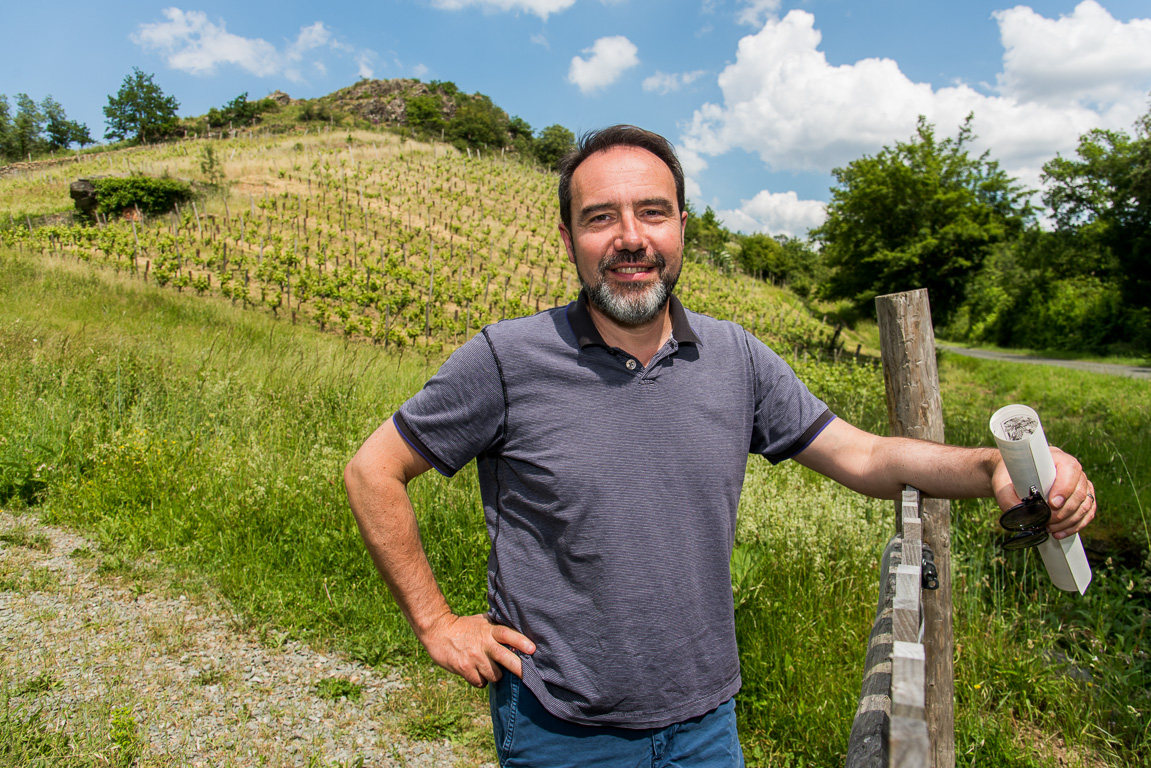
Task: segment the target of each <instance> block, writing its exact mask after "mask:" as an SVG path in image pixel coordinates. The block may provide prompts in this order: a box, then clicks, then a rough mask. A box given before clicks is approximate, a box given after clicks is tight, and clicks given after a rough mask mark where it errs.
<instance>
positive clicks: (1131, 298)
mask: <svg viewBox="0 0 1151 768" xmlns="http://www.w3.org/2000/svg"><path fill="white" fill-rule="evenodd" d="M1076 154H1077V156H1078V159H1075V160H1072V159H1068V158H1064V157H1056V158H1055V159H1054V160H1052V161H1051V162H1049V163H1047V164H1046V165H1044V166H1043V180H1044V182H1045V183H1046V184H1047V191H1046V192H1045V193H1044V195H1043V201H1044V202H1045V203H1046V204H1047V205H1048V206H1050V208H1051V211H1052V213H1053V214H1054V218H1055V224H1056V227H1057V229H1058V231H1059V232H1062V233H1066V234H1073V235H1075V236H1076V237H1077V238H1078V239H1079V240H1080V243H1081V249H1082V250H1088V251H1090V250H1093V249H1099V250H1101V251H1102V252H1103V253H1104V255H1105V257H1104V259H1103V260H1102V262H1101V263H1099V264H1098V265H1097V268H1096V269H1093V270H1092V272H1093V273H1094V274H1096V275H1097V276H1099V277H1102V278H1104V279H1106V280H1108V281H1109V282H1113V283H1117V284H1118V287H1119V290H1120V292H1121V294H1122V296H1123V299H1124V301H1126V302H1128V303H1129V304H1130V305H1131V306H1135V307H1144V308H1146V307H1151V112H1148V113H1147V114H1146V115H1143V117H1141V118H1140V119H1139V120H1138V121H1137V122H1136V125H1135V135H1134V136H1129V135H1127V134H1126V133H1125V132H1123V131H1104V130H1098V129H1097V130H1093V131H1090V132H1088V133H1086V134H1084V135H1083V136H1082V137H1081V138H1080V140H1079V147H1078V149H1077V150H1076ZM1092 266H1096V265H1092Z"/></svg>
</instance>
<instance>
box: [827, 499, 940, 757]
mask: <svg viewBox="0 0 1151 768" xmlns="http://www.w3.org/2000/svg"><path fill="white" fill-rule="evenodd" d="M920 502H921V499H920V494H919V491H918V490H916V489H915V488H912V487H911V486H908V487H907V488H906V489H905V490H904V492H903V501H902V507H901V513H902V520H901V523H902V533H897V534H896V535H895V536H893V537H892V539H891V541H890V542H888V544H887V547H886V548H885V549H884V552H883V559H882V561H881V564H880V579H879V605H878V609H877V610H876V614H875V624H874V625H873V626H872V630H871V635H870V638H869V641H868V648H867V657H866V660H865V662H864V672H863V685H862V689H861V691H860V696H859V707H858V709H857V710H856V713H855V721H854V722H853V723H852V726H851V737H850V739H849V740H848V746H847V768H889V767H890V768H897V767H898V768H923V767H924V766H927V765H929V758H930V752H931V745H930V740H929V738H928V730H927V715H926V711H925V706H924V704H925V684H924V680H925V678H924V674H925V673H924V669H925V659H926V655H925V653H924V646H923V628H924V624H923V604H922V600H921V590H922V588H923V587H922V585H923V583H924V581H923V572H924V548H923V524H922V519H921V517H920Z"/></svg>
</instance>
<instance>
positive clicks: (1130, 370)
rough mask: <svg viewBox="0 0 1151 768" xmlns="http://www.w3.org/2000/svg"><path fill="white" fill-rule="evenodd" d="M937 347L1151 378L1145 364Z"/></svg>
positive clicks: (989, 357)
mask: <svg viewBox="0 0 1151 768" xmlns="http://www.w3.org/2000/svg"><path fill="white" fill-rule="evenodd" d="M935 346H936V347H938V348H939V349H942V350H944V351H945V352H954V353H955V354H957V355H965V356H967V357H978V358H982V359H984V360H1008V361H1011V362H1016V363H1032V364H1036V365H1058V366H1060V367H1063V368H1075V369H1076V370H1080V371H1091V372H1092V373H1106V374H1110V375H1112V376H1130V377H1131V378H1133V379H1151V367H1148V366H1143V365H1115V364H1114V363H1092V362H1089V361H1087V360H1059V359H1057V358H1053V357H1028V356H1027V355H1013V354H1011V353H1010V352H993V351H991V350H989V349H968V348H967V347H957V346H953V345H951V344H940V343H938V342H936V344H935Z"/></svg>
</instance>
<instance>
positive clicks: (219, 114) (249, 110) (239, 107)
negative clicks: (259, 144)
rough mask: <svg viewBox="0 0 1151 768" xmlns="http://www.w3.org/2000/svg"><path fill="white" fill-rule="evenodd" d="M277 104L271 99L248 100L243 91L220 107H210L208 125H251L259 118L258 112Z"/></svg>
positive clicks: (216, 126) (217, 126)
mask: <svg viewBox="0 0 1151 768" xmlns="http://www.w3.org/2000/svg"><path fill="white" fill-rule="evenodd" d="M275 106H277V104H276V102H275V101H273V100H272V99H261V100H260V101H248V92H247V91H244V92H243V93H241V94H240V95H239V96H237V97H236V98H234V99H232V100H231V101H229V102H228V103H227V104H225V105H224V106H223V107H222V108H220V109H216V108H215V107H212V108H211V109H209V110H208V126H209V127H211V128H221V127H223V126H225V125H229V124H231V125H234V126H245V125H252V124H253V123H255V122H256V121H257V120H258V119H259V118H260V113H262V112H265V111H268V110H269V109H271V108H273V107H275Z"/></svg>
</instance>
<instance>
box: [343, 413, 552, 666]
mask: <svg viewBox="0 0 1151 768" xmlns="http://www.w3.org/2000/svg"><path fill="white" fill-rule="evenodd" d="M429 469H431V465H430V464H428V462H427V461H426V460H425V459H424V458H423V457H422V456H420V455H419V454H418V453H416V451H414V450H413V449H412V447H411V446H409V445H408V443H407V442H406V441H405V440H404V439H403V438H402V437H401V436H400V434H399V432H398V431H397V430H396V427H395V424H394V423H393V422H392V420H391V419H388V420H387V421H385V422H384V423H383V424H382V425H381V426H380V428H379V429H377V430H376V431H375V432H374V433H372V436H371V437H369V438H368V439H367V440H366V441H365V442H364V444H363V445H362V446H360V450H359V451H357V452H356V455H355V456H353V457H352V460H351V461H350V462H348V466H347V467H346V468H345V469H344V487H345V488H346V489H347V491H348V503H349V504H350V505H351V507H352V513H353V514H354V515H355V516H356V524H357V525H358V526H359V527H360V535H361V536H363V538H364V543H365V544H366V545H367V547H368V551H369V552H370V553H371V555H372V560H373V561H374V562H375V564H376V568H377V569H379V571H380V574H381V575H382V576H383V577H384V581H386V582H387V584H388V589H389V590H391V593H392V597H394V598H395V600H396V603H398V604H399V606H400V609H401V610H402V611H403V612H404V616H406V617H407V619H408V623H409V624H411V625H412V629H413V630H414V631H415V633H416V637H418V638H419V640H420V642H421V643H423V645H424V647H425V648H426V649H427V651H428V653H429V654H430V655H431V657H432V660H433V661H435V662H436V663H437V664H439V665H440V666H441V667H443V668H444V669H447V670H448V671H450V672H454V673H456V674H457V675H460V676H461V677H463V678H464V679H465V680H467V681H468V682H469V683H471V684H472V685H475V686H483V685H486V684H487V683H488V682H494V681H496V680H499V679H500V675H501V671H500V667H503V668H506V669H508V670H510V671H511V672H513V673H514V674H515V675H517V676H520V675H522V673H523V670H522V667H521V664H520V659H519V657H518V656H516V654H515V653H514V652H513V651H512V650H509V648H507V647H505V646H511V648H514V649H517V650H520V651H522V652H523V653H527V654H531V653H534V652H535V644H534V643H532V641H531V640H529V639H528V638H527V637H525V636H524V635H521V634H520V633H519V632H516V631H515V630H514V629H511V628H510V627H505V626H501V625H499V624H493V623H491V622H490V621H488V619H487V617H486V616H484V615H483V614H477V615H475V616H456V615H455V614H454V613H452V610H451V608H450V607H449V606H448V603H447V600H445V599H444V595H443V592H441V591H440V587H439V585H438V584H437V583H436V577H435V575H434V574H433V573H432V568H431V565H429V563H428V558H427V555H426V554H425V553H424V547H423V544H422V542H421V541H420V530H419V525H418V524H417V522H416V515H415V512H414V511H413V510H412V503H411V500H410V499H409V498H408V491H407V485H408V483H409V482H410V481H411V480H412V479H413V478H415V477H418V476H419V475H421V474H423V473H424V472H426V471H428V470H429Z"/></svg>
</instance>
